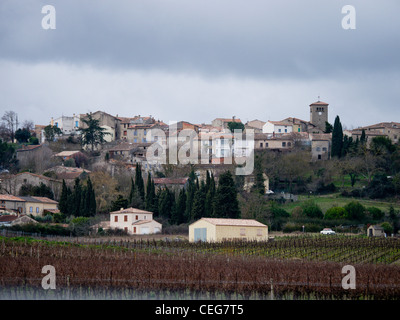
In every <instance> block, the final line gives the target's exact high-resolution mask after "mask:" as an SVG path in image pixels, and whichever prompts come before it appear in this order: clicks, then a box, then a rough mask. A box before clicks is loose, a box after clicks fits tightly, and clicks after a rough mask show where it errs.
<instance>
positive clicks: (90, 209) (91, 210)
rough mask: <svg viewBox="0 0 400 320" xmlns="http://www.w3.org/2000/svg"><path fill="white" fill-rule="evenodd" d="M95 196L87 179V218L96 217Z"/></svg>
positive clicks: (90, 182)
mask: <svg viewBox="0 0 400 320" xmlns="http://www.w3.org/2000/svg"><path fill="white" fill-rule="evenodd" d="M96 209H97V205H96V194H95V193H94V188H93V184H92V180H90V177H88V180H87V184H86V212H87V216H89V217H94V216H95V215H96Z"/></svg>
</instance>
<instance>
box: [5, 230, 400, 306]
mask: <svg viewBox="0 0 400 320" xmlns="http://www.w3.org/2000/svg"><path fill="white" fill-rule="evenodd" d="M399 259H400V241H399V240H397V239H393V238H362V237H354V236H333V237H330V236H327V237H326V236H325V237H321V236H317V237H290V238H287V239H284V238H282V239H279V240H275V241H270V242H263V243H261V242H223V243H194V244H193V243H188V242H186V241H150V240H147V241H144V240H134V239H132V238H127V239H125V240H119V241H116V240H102V239H96V238H92V239H90V238H87V239H79V240H78V239H71V240H70V241H46V240H38V239H33V238H26V237H14V238H8V237H0V298H8V299H42V298H49V297H50V298H54V299H65V298H67V299H93V298H99V297H100V298H102V299H104V298H107V299H108V298H110V299H133V298H134V299H166V298H179V299H182V298H183V299H200V298H208V299H209V298H212V299H214V298H219V299H399V298H400V265H399V264H398V262H399ZM348 264H350V265H353V266H354V267H355V269H356V289H347V290H346V289H343V287H342V279H343V277H344V274H342V267H343V266H344V265H348ZM45 265H52V266H54V267H55V270H56V285H57V288H56V289H55V290H44V289H43V288H42V286H41V282H42V279H43V277H44V276H45V275H44V274H42V273H41V271H42V267H43V266H45Z"/></svg>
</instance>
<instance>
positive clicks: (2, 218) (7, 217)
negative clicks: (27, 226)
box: [0, 214, 18, 222]
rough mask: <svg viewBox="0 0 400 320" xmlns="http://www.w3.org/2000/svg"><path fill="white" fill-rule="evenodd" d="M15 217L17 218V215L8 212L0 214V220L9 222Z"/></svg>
mask: <svg viewBox="0 0 400 320" xmlns="http://www.w3.org/2000/svg"><path fill="white" fill-rule="evenodd" d="M17 219H18V217H17V216H14V215H10V214H7V215H2V216H0V222H11V221H14V220H17Z"/></svg>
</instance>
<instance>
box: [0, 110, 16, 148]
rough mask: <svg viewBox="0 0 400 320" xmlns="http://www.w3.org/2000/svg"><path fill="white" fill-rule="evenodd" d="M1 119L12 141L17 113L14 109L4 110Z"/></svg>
mask: <svg viewBox="0 0 400 320" xmlns="http://www.w3.org/2000/svg"><path fill="white" fill-rule="evenodd" d="M1 120H3V124H4V128H5V129H6V134H7V135H8V138H9V139H10V140H11V142H14V137H15V131H16V130H17V129H18V114H17V113H16V112H15V111H6V112H5V113H4V115H3V117H2V118H1Z"/></svg>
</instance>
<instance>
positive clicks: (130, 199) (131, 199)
mask: <svg viewBox="0 0 400 320" xmlns="http://www.w3.org/2000/svg"><path fill="white" fill-rule="evenodd" d="M134 192H135V183H134V182H133V178H131V191H130V193H129V197H128V202H129V203H132V201H133V195H134Z"/></svg>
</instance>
